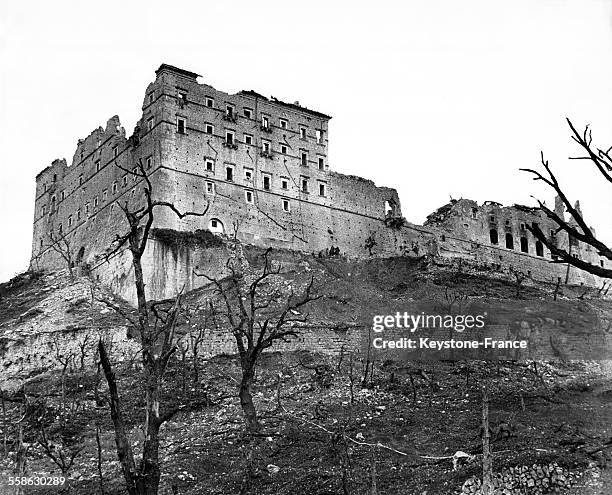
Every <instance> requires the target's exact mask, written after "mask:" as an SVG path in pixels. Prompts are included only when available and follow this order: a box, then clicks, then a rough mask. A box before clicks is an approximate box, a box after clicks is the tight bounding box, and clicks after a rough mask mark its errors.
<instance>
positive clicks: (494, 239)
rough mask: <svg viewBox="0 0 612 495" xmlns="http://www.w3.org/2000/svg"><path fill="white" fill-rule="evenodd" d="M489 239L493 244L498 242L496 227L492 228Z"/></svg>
mask: <svg viewBox="0 0 612 495" xmlns="http://www.w3.org/2000/svg"><path fill="white" fill-rule="evenodd" d="M489 240H490V241H491V244H497V242H498V237H497V230H496V229H491V230H490V231H489Z"/></svg>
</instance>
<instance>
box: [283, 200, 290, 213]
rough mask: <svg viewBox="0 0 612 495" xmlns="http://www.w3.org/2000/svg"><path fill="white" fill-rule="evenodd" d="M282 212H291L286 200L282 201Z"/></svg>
mask: <svg viewBox="0 0 612 495" xmlns="http://www.w3.org/2000/svg"><path fill="white" fill-rule="evenodd" d="M283 211H291V205H290V204H289V200H288V199H283Z"/></svg>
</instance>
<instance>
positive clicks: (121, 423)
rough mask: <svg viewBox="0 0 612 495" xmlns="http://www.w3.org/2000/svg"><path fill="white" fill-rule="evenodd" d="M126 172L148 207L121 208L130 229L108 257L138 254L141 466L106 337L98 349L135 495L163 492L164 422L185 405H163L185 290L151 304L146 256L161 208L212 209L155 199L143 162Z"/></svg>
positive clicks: (124, 466)
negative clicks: (161, 444)
mask: <svg viewBox="0 0 612 495" xmlns="http://www.w3.org/2000/svg"><path fill="white" fill-rule="evenodd" d="M119 168H121V167H119ZM122 170H124V171H125V172H127V173H129V174H133V175H136V177H140V178H142V179H143V180H144V183H145V186H144V196H145V198H144V199H145V201H144V205H142V206H140V207H139V208H136V209H131V208H130V205H129V204H128V202H127V201H126V202H125V203H124V204H120V207H121V209H122V211H123V213H124V214H125V218H126V220H127V224H128V227H129V228H128V231H127V233H125V234H124V235H118V236H117V238H116V239H115V242H114V246H113V249H112V251H111V253H109V255H108V256H110V255H112V254H113V253H116V252H118V251H119V250H120V249H122V248H123V246H127V248H128V250H129V251H130V253H131V255H132V267H133V269H134V284H135V288H136V298H137V310H138V316H137V319H134V318H132V317H130V316H129V315H127V314H125V313H123V314H124V316H125V317H126V318H127V319H128V321H129V322H130V323H131V324H132V325H134V327H135V328H136V329H137V334H138V337H139V340H140V347H141V349H142V365H143V367H142V374H143V382H144V390H145V399H146V400H145V406H144V408H145V422H144V426H143V430H144V432H145V439H144V442H143V448H142V449H143V450H142V458H141V460H140V462H139V464H138V466H137V465H136V459H135V456H134V452H133V451H132V447H131V443H130V440H129V438H128V432H127V430H128V427H127V425H126V423H125V420H124V416H123V407H122V401H121V397H120V395H119V391H118V385H117V379H116V376H115V372H114V370H113V366H112V364H111V361H110V358H109V355H108V353H107V350H106V346H105V343H104V340H103V339H100V340H99V341H98V351H99V355H100V362H101V364H102V369H103V371H104V376H105V378H106V381H107V383H108V388H109V399H110V409H111V419H112V421H113V426H114V430H115V444H116V448H117V454H118V457H119V461H120V463H121V467H122V471H123V477H124V479H125V482H126V485H127V491H128V493H129V494H130V495H155V494H157V492H158V489H159V481H160V477H161V470H160V460H159V430H160V428H161V426H162V425H163V424H164V422H166V421H168V420H169V419H171V418H172V417H173V416H174V415H175V414H176V413H177V412H179V411H180V410H181V408H182V406H177V407H173V408H171V409H168V410H166V411H163V410H162V407H161V391H162V385H163V377H164V372H165V370H166V368H167V366H168V361H169V359H170V357H171V356H172V355H173V354H174V352H175V350H176V345H175V328H176V325H177V322H178V317H179V312H180V308H181V299H182V293H181V292H182V291H181V292H179V294H178V295H177V296H176V298H175V299H174V301H172V302H171V304H169V305H165V306H163V307H162V306H160V307H157V306H151V305H150V304H149V303H148V301H147V297H146V294H145V282H144V274H143V268H142V257H143V255H144V252H145V249H146V247H147V242H148V240H149V235H150V232H151V227H152V226H153V220H154V211H155V210H156V208H160V207H162V208H168V209H170V210H171V211H173V212H174V213H175V214H176V215H177V216H178V217H179V218H184V217H186V216H189V215H193V216H203V215H204V214H205V213H206V211H207V210H208V206H206V208H205V209H204V211H203V212H202V213H194V212H186V213H182V212H180V211H179V210H178V209H177V208H176V206H175V205H174V204H172V203H169V202H167V201H158V200H154V199H153V192H152V191H153V187H152V184H151V180H150V178H149V176H148V175H147V172H146V171H145V169H144V167H143V166H142V163H139V166H138V169H137V170H138V172H135V171H129V170H127V169H122ZM109 304H111V303H109Z"/></svg>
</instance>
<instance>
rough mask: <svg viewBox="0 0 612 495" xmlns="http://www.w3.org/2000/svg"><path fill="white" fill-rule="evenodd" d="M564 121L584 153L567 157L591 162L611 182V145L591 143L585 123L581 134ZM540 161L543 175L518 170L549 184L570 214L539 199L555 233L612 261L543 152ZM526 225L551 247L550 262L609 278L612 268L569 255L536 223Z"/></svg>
mask: <svg viewBox="0 0 612 495" xmlns="http://www.w3.org/2000/svg"><path fill="white" fill-rule="evenodd" d="M566 120H567V123H568V125H569V127H570V129H571V137H572V140H573V141H575V142H576V143H578V145H579V146H580V148H581V150H582V151H583V152H584V154H583V155H580V156H576V157H570V159H571V160H588V161H590V162H591V163H592V164H593V165H595V167H596V168H597V170H598V171H599V173H600V174H601V175H602V176H603V177H604V179H605V180H606V181H608V182H610V183H612V156H611V155H610V152H611V151H612V147H610V148H608V149H606V150H604V149H601V148H597V147H595V146H594V145H593V139H592V136H591V129H590V128H589V126H588V125H587V126H586V127H585V129H584V132H582V133H580V132H578V131H577V130H576V128H575V127H574V125H573V124H572V122H571V121H570V119H566ZM540 161H541V164H542V166H543V167H544V170H545V171H546V175H544V174H542V173H540V172H538V171H537V170H534V169H530V168H522V169H521V170H522V171H524V172H528V173H531V174H533V175H534V178H533V180H536V181H542V182H544V183H545V184H547V185H548V186H549V187H551V188H552V189H553V190H554V191H555V192H556V193H557V195H558V197H559V198H560V199H561V201H562V203H563V205H564V207H565V209H566V210H567V211H568V213H569V214H570V218H571V220H570V221H566V220H565V218H563V216H562V215H559V214H558V213H557V212H556V211H554V210H551V209H549V208H548V207H547V206H546V205H545V204H544V203H543V202H542V201H540V200H538V204H539V206H540V209H541V210H542V211H543V212H544V213H545V215H546V216H547V217H548V218H550V219H552V220H553V221H554V222H555V223H556V224H557V225H558V229H557V233H558V232H565V233H567V234H568V236H569V238H570V240H571V239H575V240H577V241H581V242H583V243H585V244H587V245H589V246H592V247H593V248H595V250H596V251H597V252H598V253H599V255H600V256H603V257H605V258H607V259H609V260H612V250H611V249H610V248H609V247H608V246H606V245H605V244H604V243H603V242H602V241H600V240H599V239H597V237H596V236H595V234H594V233H593V231H592V229H591V228H590V227H589V226H588V225H587V224H586V222H585V221H584V219H583V217H582V214H581V213H580V211H579V210H578V208H576V207H575V206H573V205H572V203H571V202H570V200H569V199H568V197H567V195H566V194H565V193H564V192H563V190H562V188H561V185H560V184H559V182H558V180H557V178H556V177H555V175H554V173H553V172H552V169H551V167H550V165H549V163H548V160H545V159H544V153H543V152H540ZM527 228H528V230H529V231H530V232H531V233H532V234H533V235H534V236H535V238H536V239H538V240H539V241H540V242H541V243H542V244H544V245H545V246H546V247H547V248H548V249H549V250H550V252H551V254H552V255H553V257H554V258H556V259H553V263H555V262H556V263H567V264H568V265H572V266H575V267H576V268H580V269H581V270H584V271H586V272H588V273H592V274H593V275H597V276H599V277H604V278H612V269H609V268H604V267H602V266H599V265H595V264H593V263H590V262H588V261H585V260H582V259H579V258H577V257H575V256H572V253H571V252H570V250H569V249H565V248H563V247H561V246H558V245H557V242H555V236H552V235H551V236H550V237H547V236H546V235H545V234H544V233H543V232H542V230H541V229H540V227H539V226H538V224H537V223H536V222H534V223H532V225H527Z"/></svg>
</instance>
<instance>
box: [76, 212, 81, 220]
mask: <svg viewBox="0 0 612 495" xmlns="http://www.w3.org/2000/svg"><path fill="white" fill-rule="evenodd" d="M80 219H81V210H77V220H80Z"/></svg>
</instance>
